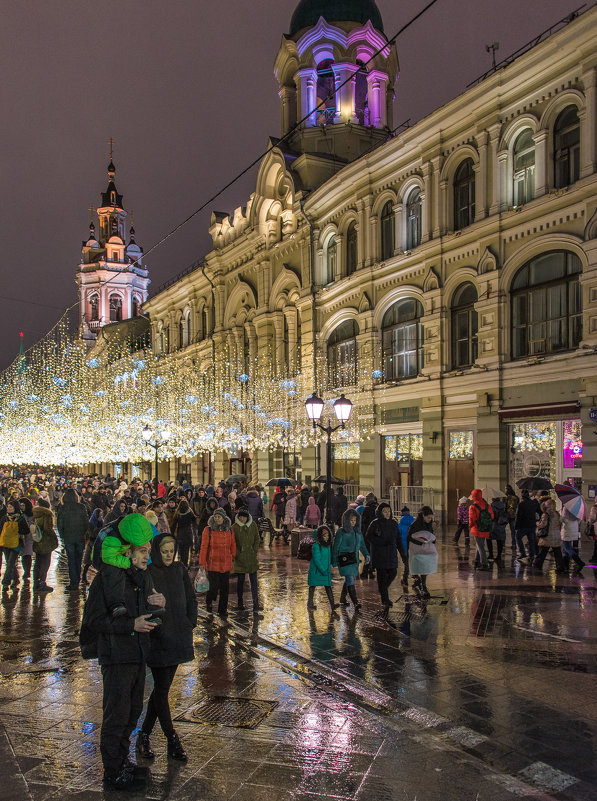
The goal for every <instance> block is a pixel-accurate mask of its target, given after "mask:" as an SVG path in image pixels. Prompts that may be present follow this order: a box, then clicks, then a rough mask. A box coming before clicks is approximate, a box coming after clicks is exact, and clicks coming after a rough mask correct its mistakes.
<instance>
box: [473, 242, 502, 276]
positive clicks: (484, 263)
mask: <svg viewBox="0 0 597 801" xmlns="http://www.w3.org/2000/svg"><path fill="white" fill-rule="evenodd" d="M497 266H498V263H497V256H495V254H494V253H493V252H492V251H491V249H490V248H485V250H484V251H483V255H482V256H481V258H480V259H479V262H478V263H477V273H478V274H479V275H484V274H485V273H490V272H492V271H493V270H497Z"/></svg>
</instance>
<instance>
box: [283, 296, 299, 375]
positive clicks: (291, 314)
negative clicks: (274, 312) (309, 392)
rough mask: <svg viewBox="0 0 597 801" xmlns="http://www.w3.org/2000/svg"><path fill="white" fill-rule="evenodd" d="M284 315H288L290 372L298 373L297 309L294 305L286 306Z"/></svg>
mask: <svg viewBox="0 0 597 801" xmlns="http://www.w3.org/2000/svg"><path fill="white" fill-rule="evenodd" d="M284 317H286V325H287V327H288V354H289V359H288V362H289V363H288V372H289V374H290V375H294V374H295V373H296V368H297V358H296V355H297V348H296V332H297V319H296V318H297V311H296V308H295V307H294V306H286V307H285V309H284Z"/></svg>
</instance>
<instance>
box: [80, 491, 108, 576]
mask: <svg viewBox="0 0 597 801" xmlns="http://www.w3.org/2000/svg"><path fill="white" fill-rule="evenodd" d="M103 527H104V513H103V511H102V508H101V506H96V507H95V509H94V510H93V512H92V513H91V517H90V518H89V525H88V526H87V540H86V542H85V550H84V551H83V566H82V568H81V584H87V578H86V577H87V571H88V570H89V568H90V567H91V560H92V557H93V546H94V545H95V541H96V539H97V535H98V534H99V533H100V531H101V530H102V529H103Z"/></svg>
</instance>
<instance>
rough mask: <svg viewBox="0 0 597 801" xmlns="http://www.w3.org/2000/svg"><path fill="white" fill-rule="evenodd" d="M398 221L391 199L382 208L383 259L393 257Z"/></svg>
mask: <svg viewBox="0 0 597 801" xmlns="http://www.w3.org/2000/svg"><path fill="white" fill-rule="evenodd" d="M395 230H396V223H395V218H394V204H393V203H392V201H391V200H388V202H387V203H386V204H385V205H384V207H383V209H382V210H381V260H382V261H386V259H391V258H392V256H393V255H394V248H395V247H396V245H395V241H396V240H395Z"/></svg>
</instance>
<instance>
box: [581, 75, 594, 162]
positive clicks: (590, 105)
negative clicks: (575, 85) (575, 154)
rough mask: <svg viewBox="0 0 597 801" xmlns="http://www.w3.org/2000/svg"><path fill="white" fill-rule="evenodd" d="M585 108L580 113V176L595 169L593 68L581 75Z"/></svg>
mask: <svg viewBox="0 0 597 801" xmlns="http://www.w3.org/2000/svg"><path fill="white" fill-rule="evenodd" d="M583 84H584V87H585V108H584V110H583V111H580V112H579V114H578V118H579V120H580V130H581V135H580V148H581V152H580V157H581V165H580V176H581V178H584V177H585V176H587V175H592V173H594V172H595V170H596V169H597V71H596V70H595V68H594V67H593V68H592V69H590V70H589V71H588V72H586V73H585V74H584V75H583Z"/></svg>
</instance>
